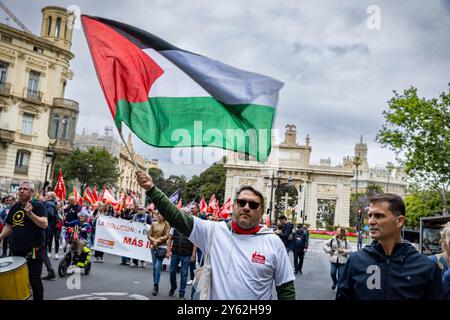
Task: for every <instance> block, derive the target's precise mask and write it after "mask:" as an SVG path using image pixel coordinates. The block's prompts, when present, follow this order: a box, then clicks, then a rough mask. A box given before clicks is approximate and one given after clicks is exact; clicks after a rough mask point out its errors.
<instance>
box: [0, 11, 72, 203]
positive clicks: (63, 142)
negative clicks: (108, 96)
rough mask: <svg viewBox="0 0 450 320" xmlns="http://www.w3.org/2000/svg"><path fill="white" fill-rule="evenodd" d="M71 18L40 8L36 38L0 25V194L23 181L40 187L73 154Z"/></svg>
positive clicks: (63, 12) (30, 34) (67, 14)
mask: <svg viewBox="0 0 450 320" xmlns="http://www.w3.org/2000/svg"><path fill="white" fill-rule="evenodd" d="M73 20H74V16H73V15H72V14H71V13H69V12H68V11H67V10H66V9H64V8H59V7H45V8H43V9H42V25H41V33H40V36H36V35H34V34H32V33H29V32H26V31H22V30H19V29H16V28H13V27H10V26H7V25H5V24H0V194H6V193H9V192H14V191H17V187H18V185H19V182H20V181H21V180H24V179H27V180H31V181H33V182H34V183H35V186H36V188H37V189H41V188H42V187H43V185H44V182H45V181H46V180H47V181H51V177H50V176H51V172H52V171H53V170H52V166H53V163H54V162H55V159H56V158H57V157H58V156H60V155H64V154H68V153H70V152H72V151H73V148H74V139H75V128H76V125H77V119H78V113H79V106H78V103H77V102H76V101H73V100H69V99H66V98H65V97H64V96H65V89H66V86H67V83H68V81H69V80H71V79H72V77H73V73H72V71H71V70H70V69H69V61H70V60H71V59H73V58H74V54H73V53H72V52H71V51H70V50H71V45H72V30H73V29H72V25H73Z"/></svg>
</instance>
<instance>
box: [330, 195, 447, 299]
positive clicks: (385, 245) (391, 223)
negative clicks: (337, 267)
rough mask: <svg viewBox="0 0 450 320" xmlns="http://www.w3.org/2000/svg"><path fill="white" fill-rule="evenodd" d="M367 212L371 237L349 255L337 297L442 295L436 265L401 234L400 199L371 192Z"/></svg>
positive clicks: (437, 296) (417, 297) (402, 210)
mask: <svg viewBox="0 0 450 320" xmlns="http://www.w3.org/2000/svg"><path fill="white" fill-rule="evenodd" d="M368 216H369V225H370V235H371V237H372V238H373V239H374V241H373V242H372V244H370V245H368V246H366V247H364V248H363V249H362V250H361V251H357V252H354V253H352V254H351V255H350V257H349V259H348V261H347V264H346V265H345V268H344V271H343V275H342V277H341V278H340V280H339V283H338V291H337V294H336V299H338V300H354V299H356V300H399V299H414V300H416V299H417V300H419V299H427V300H433V299H442V293H443V291H442V283H441V279H440V275H439V269H438V267H437V266H436V265H435V264H434V263H432V262H431V261H430V260H429V259H427V258H426V257H425V256H424V255H422V254H420V253H419V252H417V250H416V249H415V248H414V247H413V246H412V245H411V244H410V243H408V242H406V241H403V240H402V239H401V237H400V235H401V230H402V227H403V224H404V222H405V204H404V202H403V200H402V199H401V198H400V197H399V196H397V195H395V194H390V193H385V194H381V195H377V196H374V197H372V198H371V199H370V207H369V213H368ZM430 262H431V263H430Z"/></svg>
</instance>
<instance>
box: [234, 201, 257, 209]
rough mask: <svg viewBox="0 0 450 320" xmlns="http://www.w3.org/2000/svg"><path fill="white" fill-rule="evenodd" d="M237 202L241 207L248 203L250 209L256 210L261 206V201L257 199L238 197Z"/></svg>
mask: <svg viewBox="0 0 450 320" xmlns="http://www.w3.org/2000/svg"><path fill="white" fill-rule="evenodd" d="M236 203H237V205H238V206H239V207H241V208H244V207H245V206H246V205H247V203H248V206H249V207H250V209H252V210H255V209H258V208H259V205H260V203H259V202H255V201H247V200H244V199H236Z"/></svg>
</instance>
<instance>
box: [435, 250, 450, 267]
mask: <svg viewBox="0 0 450 320" xmlns="http://www.w3.org/2000/svg"><path fill="white" fill-rule="evenodd" d="M436 261H437V265H438V267H439V269H440V270H441V272H444V269H448V268H449V265H448V262H447V259H446V258H445V256H444V252H442V253H439V254H437V255H436Z"/></svg>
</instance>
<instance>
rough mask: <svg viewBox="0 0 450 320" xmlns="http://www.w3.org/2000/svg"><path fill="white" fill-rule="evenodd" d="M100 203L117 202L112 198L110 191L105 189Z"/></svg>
mask: <svg viewBox="0 0 450 320" xmlns="http://www.w3.org/2000/svg"><path fill="white" fill-rule="evenodd" d="M102 201H103V202H105V203H108V204H109V203H112V204H116V203H117V200H116V198H114V196H113V195H112V193H111V191H109V190H108V189H106V187H105V190H104V191H103V197H102Z"/></svg>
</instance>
